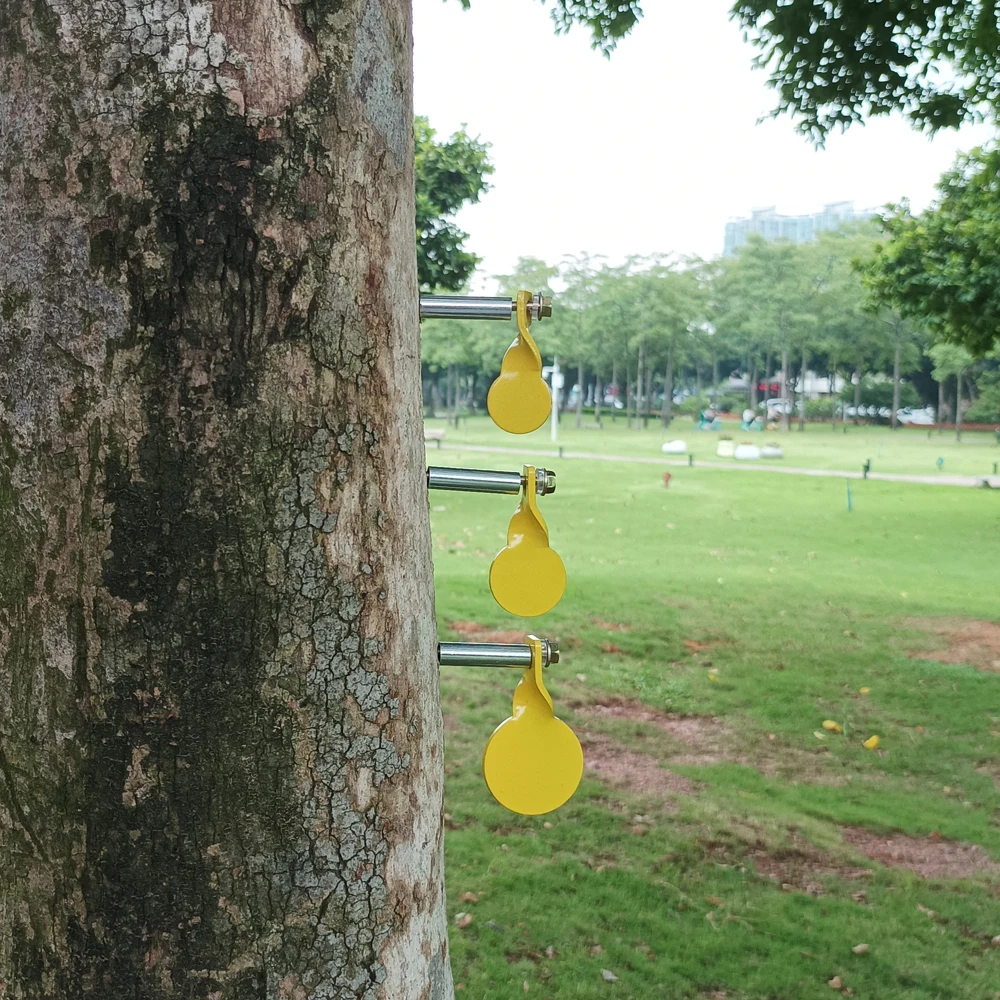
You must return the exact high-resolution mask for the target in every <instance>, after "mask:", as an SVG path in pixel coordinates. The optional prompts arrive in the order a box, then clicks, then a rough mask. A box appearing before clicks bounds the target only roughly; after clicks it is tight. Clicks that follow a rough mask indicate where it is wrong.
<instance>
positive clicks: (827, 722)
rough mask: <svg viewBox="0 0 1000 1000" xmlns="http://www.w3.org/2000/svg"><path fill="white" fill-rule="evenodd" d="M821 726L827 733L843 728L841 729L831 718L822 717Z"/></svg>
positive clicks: (839, 730) (840, 730) (836, 731)
mask: <svg viewBox="0 0 1000 1000" xmlns="http://www.w3.org/2000/svg"><path fill="white" fill-rule="evenodd" d="M823 728H824V729H825V730H826V731H827V732H828V733H842V732H843V731H844V730H843V729H841V727H840V725H839V724H838V723H836V722H834V721H833V719H824V720H823Z"/></svg>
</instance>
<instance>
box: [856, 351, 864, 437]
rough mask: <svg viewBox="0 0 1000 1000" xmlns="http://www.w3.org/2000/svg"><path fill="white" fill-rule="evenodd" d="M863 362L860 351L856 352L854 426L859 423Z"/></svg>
mask: <svg viewBox="0 0 1000 1000" xmlns="http://www.w3.org/2000/svg"><path fill="white" fill-rule="evenodd" d="M863 364H864V360H863V358H862V357H861V354H860V352H859V353H858V357H857V361H856V362H855V369H854V375H855V378H856V379H857V381H856V382H855V383H854V426H855V427H857V426H858V425H859V424H860V423H861V418H860V417H859V415H858V410H859V409H860V408H861V369H862V365H863Z"/></svg>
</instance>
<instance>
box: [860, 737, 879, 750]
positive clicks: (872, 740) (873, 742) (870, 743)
mask: <svg viewBox="0 0 1000 1000" xmlns="http://www.w3.org/2000/svg"><path fill="white" fill-rule="evenodd" d="M878 745H879V738H878V737H877V736H869V737H868V739H866V740H865V742H864V743H863V744H862V746H863V747H864V748H865V749H866V750H874V749H875V748H876V747H877V746H878Z"/></svg>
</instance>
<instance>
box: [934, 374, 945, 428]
mask: <svg viewBox="0 0 1000 1000" xmlns="http://www.w3.org/2000/svg"><path fill="white" fill-rule="evenodd" d="M934 416H935V418H936V422H937V429H938V434H940V433H941V425H942V424H943V423H944V379H942V380H941V381H940V382H938V405H937V413H935V414H934Z"/></svg>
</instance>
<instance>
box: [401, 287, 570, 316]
mask: <svg viewBox="0 0 1000 1000" xmlns="http://www.w3.org/2000/svg"><path fill="white" fill-rule="evenodd" d="M516 312H517V299H512V298H509V297H508V296H506V295H421V296H420V318H421V319H500V320H505V319H510V318H511V316H513V315H514V314H515V313H516ZM528 312H529V313H530V314H531V317H532V318H533V319H538V320H540V319H544V318H545V317H546V316H551V315H552V299H551V298H550V297H549V296H547V295H542V294H541V293H539V294H538V295H535V296H534V297H533V298H532V300H531V302H529V303H528Z"/></svg>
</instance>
